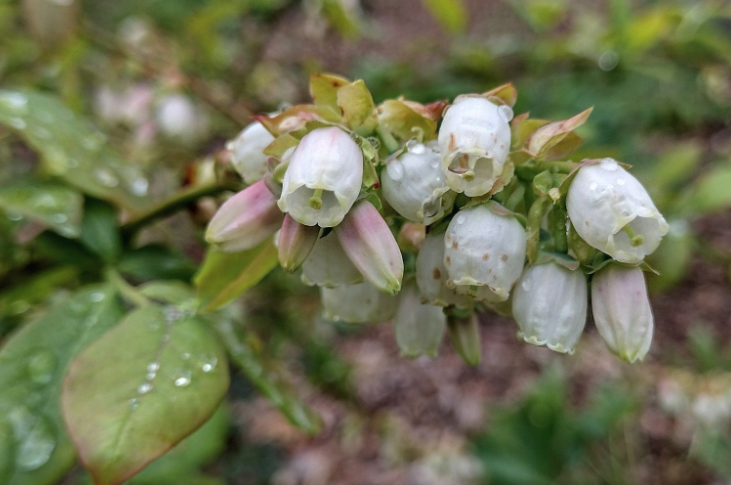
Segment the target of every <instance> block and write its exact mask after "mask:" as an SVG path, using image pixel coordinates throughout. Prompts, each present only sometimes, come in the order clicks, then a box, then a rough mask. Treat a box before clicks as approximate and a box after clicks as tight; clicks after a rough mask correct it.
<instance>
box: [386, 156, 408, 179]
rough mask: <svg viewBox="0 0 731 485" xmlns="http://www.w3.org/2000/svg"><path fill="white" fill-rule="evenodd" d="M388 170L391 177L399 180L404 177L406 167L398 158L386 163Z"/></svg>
mask: <svg viewBox="0 0 731 485" xmlns="http://www.w3.org/2000/svg"><path fill="white" fill-rule="evenodd" d="M386 172H388V176H389V177H391V178H392V179H393V180H395V181H397V182H398V181H399V180H401V179H402V178H404V167H403V165H401V162H398V161H396V160H394V161H392V162H391V163H389V164H388V165H386Z"/></svg>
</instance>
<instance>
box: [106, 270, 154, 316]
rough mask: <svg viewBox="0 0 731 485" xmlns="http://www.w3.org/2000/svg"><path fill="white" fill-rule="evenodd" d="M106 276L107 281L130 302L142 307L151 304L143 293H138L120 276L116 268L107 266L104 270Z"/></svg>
mask: <svg viewBox="0 0 731 485" xmlns="http://www.w3.org/2000/svg"><path fill="white" fill-rule="evenodd" d="M106 277H107V281H109V282H110V283H111V284H112V285H113V286H114V287H115V288H117V291H119V294H120V295H122V298H124V299H125V300H127V301H128V302H130V303H132V304H133V305H134V306H136V307H143V306H148V305H150V304H151V302H150V300H148V299H147V297H146V296H145V295H143V294H142V293H140V292H139V291H138V290H137V288H135V287H134V286H132V285H130V284H129V283H127V281H126V280H125V279H124V278H122V275H120V274H119V273H118V272H117V271H116V270H114V269H112V268H108V269H107V270H106Z"/></svg>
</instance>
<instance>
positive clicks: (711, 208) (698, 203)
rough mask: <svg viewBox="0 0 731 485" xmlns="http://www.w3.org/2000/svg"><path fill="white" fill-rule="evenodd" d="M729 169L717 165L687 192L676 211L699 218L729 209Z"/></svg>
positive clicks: (725, 166)
mask: <svg viewBox="0 0 731 485" xmlns="http://www.w3.org/2000/svg"><path fill="white" fill-rule="evenodd" d="M729 187H731V167H729V166H728V165H725V164H724V165H718V166H716V167H714V168H712V169H711V170H710V171H708V172H707V173H705V174H704V175H703V176H702V177H701V178H700V179H699V180H698V182H696V183H695V185H694V186H693V187H692V188H691V189H690V190H689V191H688V193H687V194H686V197H685V198H682V199H681V201H682V202H683V204H682V205H681V206H680V207H679V208H678V210H679V211H680V212H682V213H684V214H693V215H696V216H700V215H703V214H708V213H711V212H716V211H720V210H723V209H727V208H728V207H731V190H729Z"/></svg>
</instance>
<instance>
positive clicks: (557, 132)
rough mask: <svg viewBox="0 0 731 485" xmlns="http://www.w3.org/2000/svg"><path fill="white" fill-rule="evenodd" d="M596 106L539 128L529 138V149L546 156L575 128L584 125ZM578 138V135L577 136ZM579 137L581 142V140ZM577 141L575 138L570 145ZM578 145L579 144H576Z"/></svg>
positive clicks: (541, 156)
mask: <svg viewBox="0 0 731 485" xmlns="http://www.w3.org/2000/svg"><path fill="white" fill-rule="evenodd" d="M593 109H594V108H589V109H586V110H584V111H582V112H581V113H579V114H577V115H575V116H572V117H571V118H569V119H566V120H562V121H554V122H553V123H548V124H547V125H543V126H541V127H540V128H538V129H537V130H536V131H535V132H533V134H532V135H531V137H530V139H528V151H529V152H531V153H532V154H534V155H535V156H536V158H541V159H542V158H544V157H546V156H547V155H548V154H549V151H550V150H551V149H552V148H554V147H556V146H557V145H558V144H559V143H561V142H562V141H563V140H564V139H565V138H566V137H567V136H568V135H569V133H571V132H572V131H573V130H575V129H576V128H578V127H579V126H581V125H583V124H584V123H585V122H586V120H587V119H589V115H591V112H592V110H593ZM577 138H578V137H577ZM580 140H581V139H580V138H579V142H580ZM576 143H577V141H576V140H575V139H574V140H573V141H572V142H571V143H570V147H572V146H574V145H575V144H576ZM576 146H578V145H576ZM570 147H563V148H562V149H559V150H558V151H559V152H561V151H566V150H568V149H569V148H570ZM574 149H575V148H574Z"/></svg>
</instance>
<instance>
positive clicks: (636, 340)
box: [591, 264, 655, 363]
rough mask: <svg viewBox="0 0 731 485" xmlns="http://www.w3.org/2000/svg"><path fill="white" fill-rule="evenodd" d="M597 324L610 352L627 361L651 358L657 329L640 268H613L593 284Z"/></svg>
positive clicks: (596, 275) (608, 267) (592, 291)
mask: <svg viewBox="0 0 731 485" xmlns="http://www.w3.org/2000/svg"><path fill="white" fill-rule="evenodd" d="M591 305H592V309H593V313H594V323H595V324H596V328H597V330H599V334H600V335H601V336H602V338H603V339H604V341H605V342H606V344H607V346H608V347H609V350H611V351H612V352H614V353H615V354H616V355H617V356H619V357H620V358H621V359H623V360H625V361H627V362H630V363H632V362H635V361H638V360H642V359H644V358H645V355H647V351H648V350H649V349H650V343H651V342H652V333H653V330H654V327H655V323H654V319H653V316H652V309H651V308H650V300H649V298H648V297H647V287H646V285H645V275H644V274H642V270H641V269H640V268H625V267H622V266H618V265H614V264H612V265H609V266H607V267H606V268H604V269H602V270H600V271H599V272H598V273H596V274H595V275H594V278H593V279H592V282H591Z"/></svg>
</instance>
